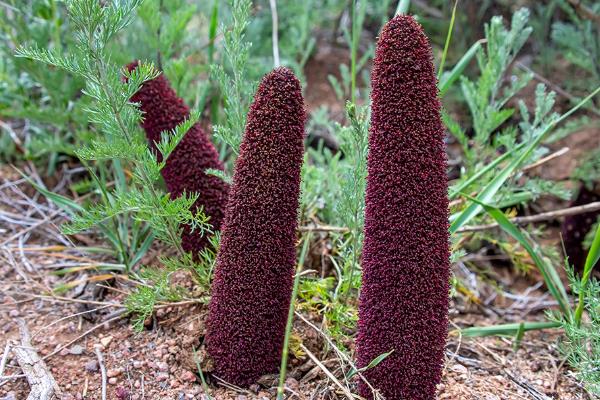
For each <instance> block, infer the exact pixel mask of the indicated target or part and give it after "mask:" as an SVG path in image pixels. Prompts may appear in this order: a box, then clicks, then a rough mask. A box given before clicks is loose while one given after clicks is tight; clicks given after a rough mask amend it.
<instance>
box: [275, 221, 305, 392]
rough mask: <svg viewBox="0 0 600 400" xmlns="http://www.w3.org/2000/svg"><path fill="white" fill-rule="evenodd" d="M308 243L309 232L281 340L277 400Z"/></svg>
mask: <svg viewBox="0 0 600 400" xmlns="http://www.w3.org/2000/svg"><path fill="white" fill-rule="evenodd" d="M309 243H310V232H309V233H307V235H306V237H305V238H304V245H303V246H302V251H301V252H300V259H299V260H298V267H297V268H296V276H295V277H294V288H293V289H292V299H291V300H290V308H289V311H288V319H287V324H286V326H285V336H284V338H283V351H282V352H281V366H280V367H279V385H278V386H277V400H283V394H284V391H285V373H286V371H287V360H288V353H289V345H290V336H291V335H292V324H293V322H294V307H295V304H294V303H295V302H296V297H298V285H299V284H300V275H301V274H300V269H301V268H302V266H303V265H304V258H305V257H306V253H308V245H309Z"/></svg>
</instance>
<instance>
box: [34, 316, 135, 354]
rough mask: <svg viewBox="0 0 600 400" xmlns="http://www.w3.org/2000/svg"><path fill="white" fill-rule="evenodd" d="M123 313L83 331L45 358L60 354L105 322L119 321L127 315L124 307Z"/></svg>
mask: <svg viewBox="0 0 600 400" xmlns="http://www.w3.org/2000/svg"><path fill="white" fill-rule="evenodd" d="M121 311H122V313H121V314H120V315H117V316H116V317H113V318H111V319H108V320H106V321H104V322H101V323H99V324H98V325H95V326H93V327H92V328H90V329H88V330H87V331H85V332H83V333H82V334H81V335H79V336H77V337H76V338H75V339H73V340H71V341H70V342H68V343H67V344H65V345H63V346H60V347H59V348H58V349H56V350H54V351H53V352H52V353H50V354H48V355H47V356H44V358H43V359H44V360H46V359H48V358H50V357H52V356H53V355H55V354H58V353H59V352H60V351H61V350H62V349H65V348H67V347H69V346H70V345H72V344H73V343H75V342H77V341H78V340H80V339H82V338H84V337H86V336H87V335H89V334H90V333H92V332H94V331H95V330H96V329H98V328H100V327H101V326H102V325H104V324H110V323H111V322H114V321H117V320H119V319H121V318H123V317H125V315H126V310H125V309H123V310H121Z"/></svg>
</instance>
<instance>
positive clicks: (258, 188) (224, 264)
mask: <svg viewBox="0 0 600 400" xmlns="http://www.w3.org/2000/svg"><path fill="white" fill-rule="evenodd" d="M304 122H305V110H304V101H303V98H302V92H301V89H300V83H299V82H298V79H296V77H295V76H294V74H293V73H292V72H291V71H290V70H289V69H286V68H277V69H275V70H274V71H273V72H271V73H269V74H267V75H266V76H265V77H264V78H263V80H262V82H261V83H260V85H259V87H258V90H257V93H256V95H255V97H254V102H253V103H252V105H251V107H250V111H249V114H248V120H247V124H246V131H245V133H244V137H243V140H242V144H241V147H240V154H239V157H238V159H237V161H236V164H235V171H234V175H233V185H232V187H231V192H230V193H229V202H228V203H227V209H226V212H225V215H226V216H225V221H224V224H223V230H222V236H221V244H220V249H219V253H218V256H217V264H216V270H215V277H214V281H213V284H212V299H211V302H210V311H209V317H208V321H207V335H206V345H207V351H208V353H209V355H210V356H211V357H212V359H213V361H214V366H215V372H216V374H217V375H218V376H219V377H221V378H223V379H225V380H226V381H228V382H230V383H233V384H236V385H239V386H248V385H250V384H252V383H255V382H256V380H257V379H258V378H259V377H260V376H261V375H263V374H266V373H272V372H276V371H277V370H278V367H279V362H280V356H281V351H282V346H283V337H284V331H285V325H286V319H287V314H288V307H289V303H290V298H291V293H292V278H293V273H294V266H295V263H296V251H295V241H296V228H297V219H298V204H299V199H298V198H299V195H300V169H301V166H302V160H303V152H304V144H303V141H304Z"/></svg>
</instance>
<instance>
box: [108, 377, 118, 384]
mask: <svg viewBox="0 0 600 400" xmlns="http://www.w3.org/2000/svg"><path fill="white" fill-rule="evenodd" d="M118 381H119V380H118V379H117V378H110V379H109V380H108V383H109V384H111V385H116V384H117V382H118Z"/></svg>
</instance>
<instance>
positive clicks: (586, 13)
mask: <svg viewBox="0 0 600 400" xmlns="http://www.w3.org/2000/svg"><path fill="white" fill-rule="evenodd" d="M567 1H568V2H569V3H570V4H571V5H572V6H573V8H574V9H575V10H576V11H577V13H578V14H580V15H581V16H582V17H583V18H586V19H589V20H592V21H594V22H596V23H598V22H600V15H597V14H596V13H595V12H594V11H593V10H592V9H590V8H588V7H587V6H586V5H585V4H582V2H581V0H567Z"/></svg>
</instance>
